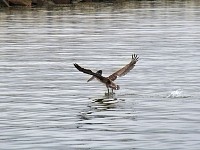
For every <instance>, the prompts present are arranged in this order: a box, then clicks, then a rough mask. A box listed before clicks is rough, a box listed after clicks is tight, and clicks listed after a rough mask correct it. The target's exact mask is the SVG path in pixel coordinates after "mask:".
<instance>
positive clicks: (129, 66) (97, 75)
mask: <svg viewBox="0 0 200 150" xmlns="http://www.w3.org/2000/svg"><path fill="white" fill-rule="evenodd" d="M138 59H139V57H138V56H137V55H136V54H134V55H132V59H131V62H130V63H128V64H127V65H125V66H124V67H123V68H121V69H119V70H118V71H116V72H114V73H113V74H111V75H110V76H109V77H103V76H102V70H99V71H97V72H96V73H95V72H93V71H91V70H89V69H85V68H82V67H81V66H79V65H78V64H74V66H75V67H76V68H77V69H78V70H79V71H81V72H83V73H86V74H89V75H92V77H91V78H90V79H89V80H88V82H89V81H91V80H93V79H94V78H96V79H98V80H99V81H100V82H102V83H104V84H105V85H106V87H107V89H108V93H109V88H111V89H112V91H113V90H119V85H116V84H115V83H114V82H113V81H114V80H116V79H117V77H122V76H124V75H126V74H127V73H128V72H129V71H130V70H132V69H133V68H134V66H135V64H136V62H137V61H138Z"/></svg>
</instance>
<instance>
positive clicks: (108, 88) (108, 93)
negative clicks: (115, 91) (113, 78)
mask: <svg viewBox="0 0 200 150" xmlns="http://www.w3.org/2000/svg"><path fill="white" fill-rule="evenodd" d="M107 89H108V95H109V87H107Z"/></svg>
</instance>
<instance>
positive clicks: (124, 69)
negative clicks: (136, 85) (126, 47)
mask: <svg viewBox="0 0 200 150" xmlns="http://www.w3.org/2000/svg"><path fill="white" fill-rule="evenodd" d="M138 59H139V57H138V55H136V54H134V55H132V59H131V62H130V63H128V64H127V65H125V66H124V67H122V68H121V69H119V70H118V71H116V72H114V73H113V74H111V75H110V76H109V77H108V78H109V79H110V80H112V81H114V80H115V79H117V77H122V76H124V75H126V74H127V73H128V72H129V71H130V70H132V69H133V68H134V67H135V64H136V63H137V61H138Z"/></svg>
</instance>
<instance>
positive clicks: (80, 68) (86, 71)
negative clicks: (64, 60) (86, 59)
mask: <svg viewBox="0 0 200 150" xmlns="http://www.w3.org/2000/svg"><path fill="white" fill-rule="evenodd" d="M74 66H75V67H76V69H78V70H79V71H80V72H83V73H86V74H89V75H93V76H94V77H96V78H98V79H99V80H100V81H101V82H103V83H108V82H110V80H109V79H107V78H105V77H103V76H102V75H101V74H100V73H98V72H97V73H95V72H93V71H92V70H90V69H85V68H82V67H81V66H79V65H78V64H74Z"/></svg>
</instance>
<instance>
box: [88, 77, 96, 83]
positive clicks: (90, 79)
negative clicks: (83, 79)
mask: <svg viewBox="0 0 200 150" xmlns="http://www.w3.org/2000/svg"><path fill="white" fill-rule="evenodd" d="M94 78H95V77H94V76H92V77H91V78H89V80H87V82H90V81H92V80H93V79H94Z"/></svg>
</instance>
